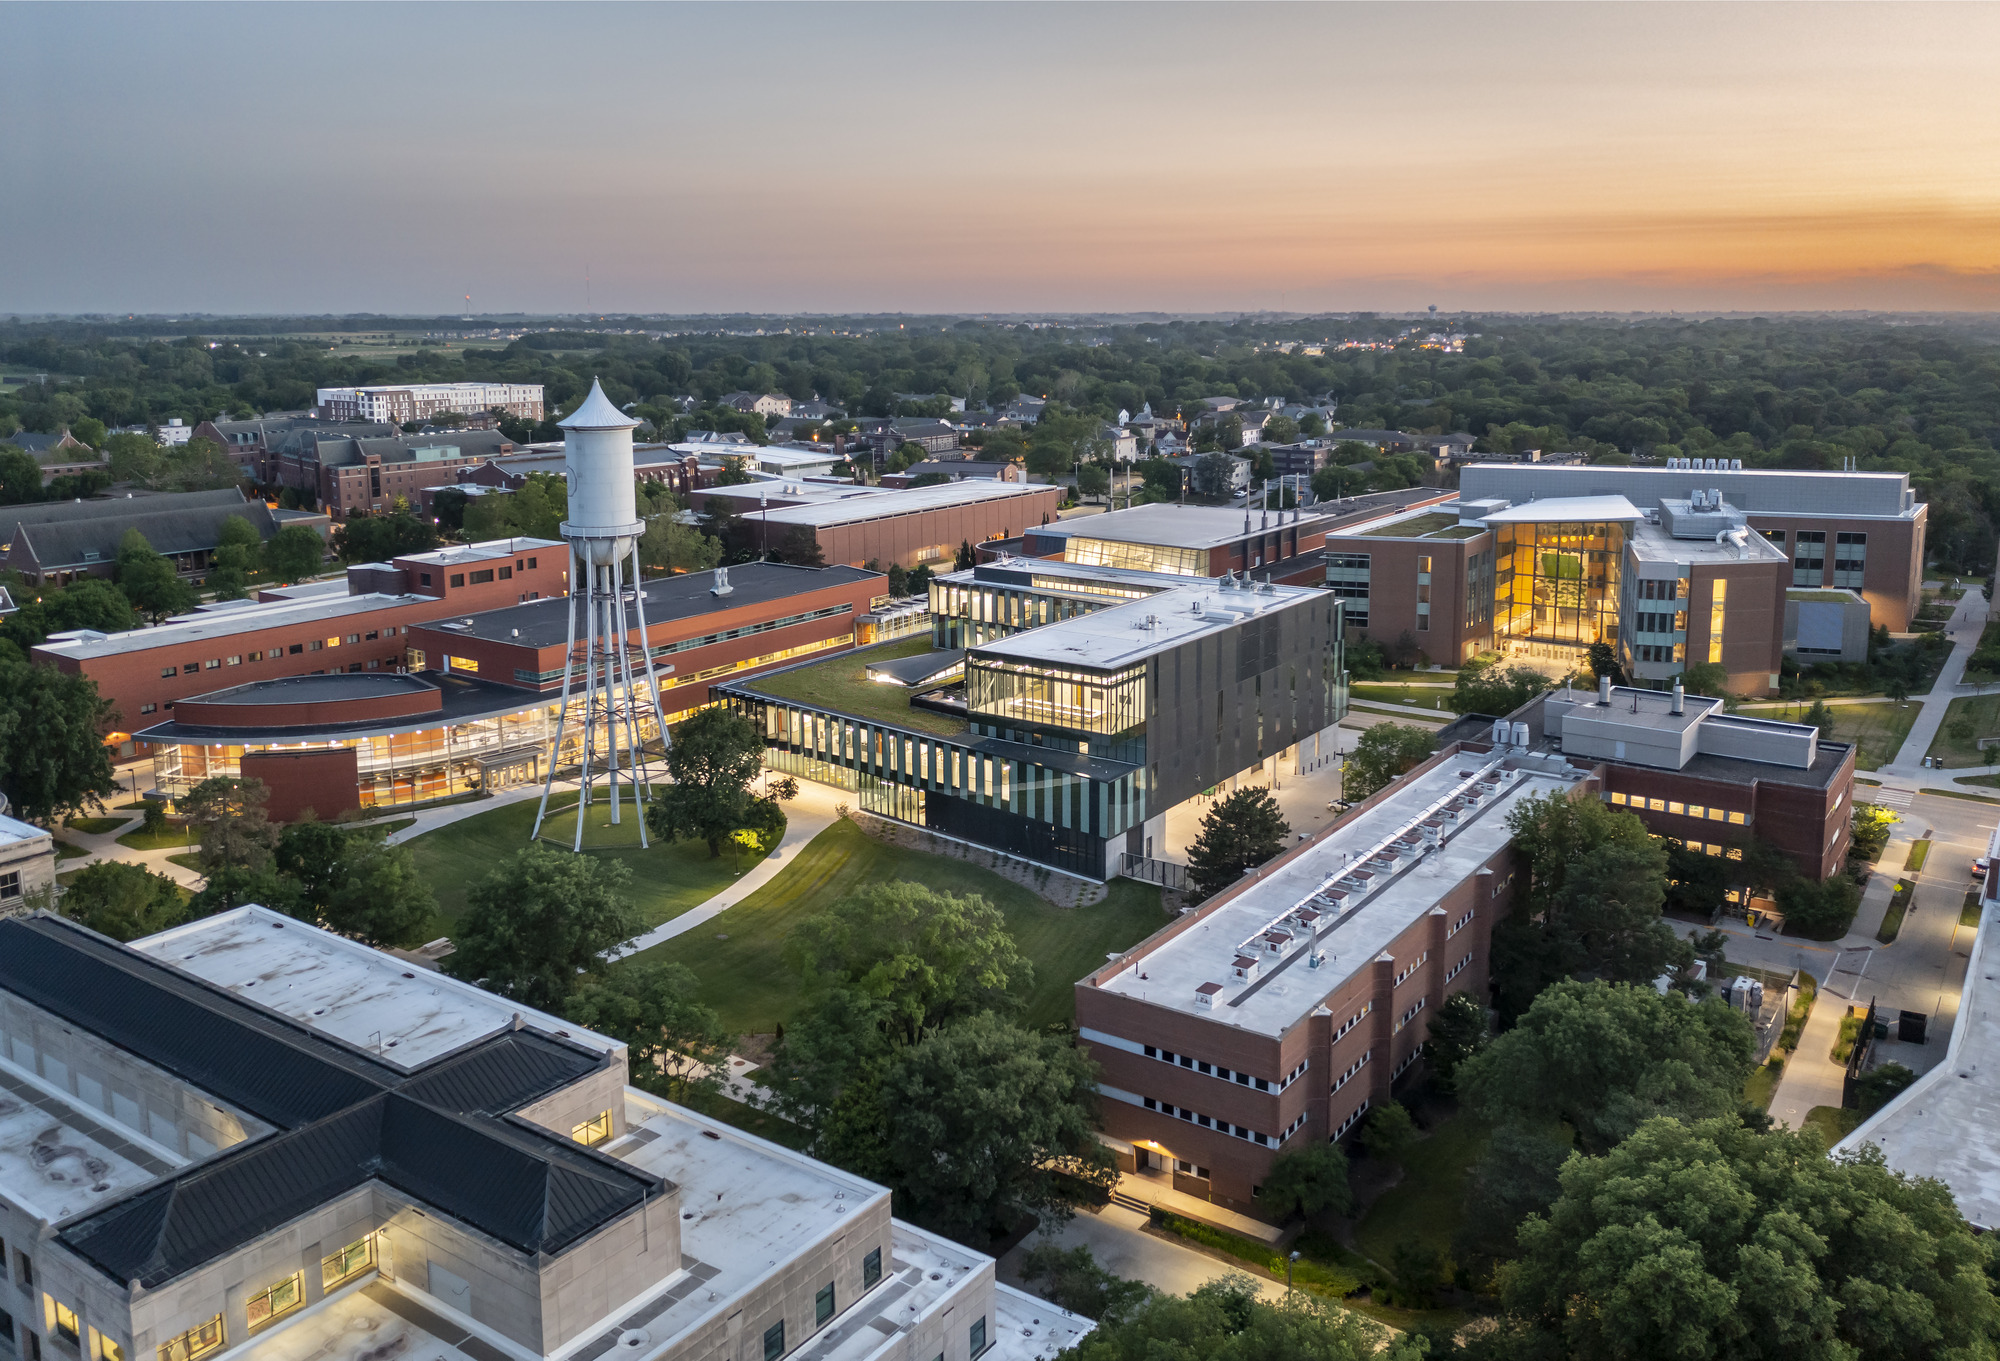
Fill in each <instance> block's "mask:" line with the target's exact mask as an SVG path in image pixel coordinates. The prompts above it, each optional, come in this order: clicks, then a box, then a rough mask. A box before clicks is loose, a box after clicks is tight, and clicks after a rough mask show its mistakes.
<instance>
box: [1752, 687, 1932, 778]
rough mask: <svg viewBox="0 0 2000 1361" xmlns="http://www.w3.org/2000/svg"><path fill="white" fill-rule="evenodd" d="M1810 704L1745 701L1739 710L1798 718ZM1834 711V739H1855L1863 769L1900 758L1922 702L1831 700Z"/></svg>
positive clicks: (1761, 715) (1856, 761) (1759, 715)
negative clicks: (1846, 702)
mask: <svg viewBox="0 0 2000 1361" xmlns="http://www.w3.org/2000/svg"><path fill="white" fill-rule="evenodd" d="M1807 707H1808V706H1805V705H1799V704H1745V705H1744V706H1743V707H1742V708H1741V709H1740V710H1739V711H1738V712H1740V713H1742V714H1744V715H1746V716H1747V717H1751V718H1783V719H1792V720H1796V719H1797V718H1798V717H1799V715H1800V714H1802V713H1804V712H1805V709H1806V708H1807ZM1827 708H1828V709H1830V710H1832V712H1833V740H1834V741H1836V742H1852V743H1854V744H1856V745H1857V746H1858V747H1859V748H1860V750H1858V751H1856V752H1855V753H1854V764H1855V765H1856V767H1858V768H1859V769H1861V770H1879V769H1881V768H1882V767H1883V766H1885V765H1887V764H1888V763H1889V762H1891V761H1893V760H1895V759H1896V753H1897V752H1898V751H1899V750H1901V749H1902V746H1903V739H1904V738H1906V737H1908V736H1909V735H1910V728H1911V726H1912V725H1913V724H1915V723H1916V721H1917V714H1918V713H1919V712H1920V710H1921V708H1922V706H1921V705H1919V704H1918V703H1917V702H1916V701H1914V700H1912V701H1911V702H1910V703H1908V704H1897V703H1894V702H1893V701H1887V700H1885V701H1883V702H1882V703H1880V704H1829V705H1828V706H1827Z"/></svg>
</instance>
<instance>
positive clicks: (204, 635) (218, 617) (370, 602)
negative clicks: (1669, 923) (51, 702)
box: [37, 545, 561, 660]
mask: <svg viewBox="0 0 2000 1361" xmlns="http://www.w3.org/2000/svg"><path fill="white" fill-rule="evenodd" d="M557 546H558V547H560V546H561V545H557ZM435 599H436V597H435V596H428V595H385V594H382V593H380V592H370V593H369V594H367V595H343V596H337V597H334V598H332V599H307V600H271V601H265V602H262V603H259V604H257V605H255V606H254V607H252V608H249V609H240V610H222V611H220V612H216V613H209V614H183V615H178V616H176V617H174V618H172V619H169V620H167V621H166V622H165V623H163V624H161V625H159V626H158V627H157V628H149V629H127V630H125V631H124V632H123V633H95V632H92V631H91V630H89V629H81V630H78V631H77V632H76V633H73V634H55V635H52V636H51V637H50V638H49V639H48V641H47V642H44V643H40V644H38V645H37V650H38V651H42V650H46V651H50V652H60V653H61V654H62V655H63V656H66V657H78V658H90V657H114V656H118V655H120V654H122V653H126V652H145V651H148V650H150V649H152V648H156V647H168V646H178V645H179V644H182V643H198V642H204V641H208V640H212V639H220V638H237V637H241V636H243V635H244V634H249V633H261V632H263V631H264V630H265V629H275V628H284V627H286V626H288V625H292V624H309V623H312V622H313V621H315V620H320V619H325V620H328V621H331V620H335V619H346V618H349V617H351V616H353V615H357V614H369V613H372V612H373V611H375V610H385V609H390V608H392V607H394V606H397V605H409V604H413V603H415V602H417V601H419V600H435ZM190 660H194V659H193V658H190ZM202 660H206V658H203V659H202Z"/></svg>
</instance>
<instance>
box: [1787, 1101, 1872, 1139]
mask: <svg viewBox="0 0 2000 1361" xmlns="http://www.w3.org/2000/svg"><path fill="white" fill-rule="evenodd" d="M1867 1118H1868V1116H1867V1114H1866V1113H1865V1112H1863V1111H1850V1110H1845V1109H1843V1108H1841V1107H1839V1106H1814V1107H1813V1108H1812V1109H1811V1110H1809V1111H1807V1112H1806V1122H1805V1124H1804V1126H1803V1128H1805V1129H1816V1130H1818V1131H1819V1132H1820V1136H1821V1137H1822V1138H1824V1139H1825V1140H1826V1146H1827V1147H1828V1148H1832V1147H1833V1146H1834V1145H1835V1144H1837V1143H1839V1142H1840V1141H1841V1140H1842V1139H1845V1138H1846V1137H1847V1136H1848V1135H1850V1134H1852V1133H1854V1131H1855V1130H1856V1129H1858V1128H1860V1126H1861V1122H1862V1121H1863V1120H1866V1119H1867Z"/></svg>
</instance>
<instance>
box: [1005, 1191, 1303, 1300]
mask: <svg viewBox="0 0 2000 1361" xmlns="http://www.w3.org/2000/svg"><path fill="white" fill-rule="evenodd" d="M1045 1242H1054V1243H1055V1244H1056V1246H1058V1247H1061V1248H1078V1247H1085V1248H1089V1249H1090V1253H1091V1256H1093V1257H1094V1258H1096V1259H1097V1264H1098V1265H1099V1266H1101V1267H1103V1268H1104V1269H1105V1270H1106V1271H1109V1272H1111V1273H1112V1274H1113V1275H1116V1276H1123V1277H1124V1278H1125V1279H1127V1280H1131V1281H1144V1282H1145V1283H1146V1284H1147V1285H1150V1286H1152V1287H1153V1288H1154V1289H1156V1290H1159V1291H1161V1292H1162V1293H1164V1294H1168V1295H1185V1294H1187V1293H1189V1292H1190V1291H1193V1290H1197V1289H1199V1288H1200V1287H1202V1286H1204V1285H1206V1284H1208V1283H1209V1282H1210V1281H1219V1280H1221V1279H1222V1278H1223V1277H1225V1276H1249V1275H1250V1274H1249V1273H1248V1272H1246V1271H1244V1270H1243V1269H1242V1268H1240V1267H1237V1266H1234V1265H1232V1264H1231V1263H1229V1262H1225V1261H1223V1260H1222V1259H1220V1258H1217V1257H1210V1256H1209V1255H1208V1254H1207V1253H1204V1252H1196V1251H1195V1250H1194V1249H1192V1248H1186V1247H1182V1246H1180V1245H1179V1244H1178V1243H1172V1242H1169V1241H1167V1240H1166V1239H1164V1238H1157V1237H1155V1236H1154V1235H1152V1234H1150V1233H1147V1232H1146V1216H1144V1215H1142V1214H1140V1213H1139V1212H1138V1211H1137V1210H1128V1209H1126V1208H1125V1207H1124V1206H1122V1205H1106V1206H1105V1207H1103V1208H1102V1209H1100V1210H1097V1211H1095V1212H1091V1211H1085V1212H1082V1213H1079V1214H1078V1215H1076V1216H1075V1217H1074V1218H1072V1219H1071V1220H1070V1221H1069V1223H1067V1224H1064V1225H1063V1226H1062V1227H1060V1228H1056V1229H1051V1230H1049V1231H1047V1232H1039V1233H1031V1234H1029V1235H1028V1236H1027V1237H1026V1238H1024V1239H1022V1240H1021V1242H1020V1243H1019V1244H1018V1245H1017V1246H1015V1247H1014V1248H1013V1249H1011V1250H1010V1251H1008V1252H1007V1254H1006V1255H1005V1256H1003V1257H1001V1259H1000V1263H999V1266H998V1268H997V1269H996V1270H997V1274H998V1276H999V1278H1000V1279H1001V1280H1002V1281H1004V1282H1005V1283H1006V1284H1008V1285H1011V1286H1015V1287H1017V1288H1019V1289H1022V1290H1026V1291H1028V1292H1029V1293H1030V1294H1036V1293H1038V1292H1037V1291H1036V1290H1035V1287H1034V1286H1033V1285H1032V1284H1030V1283H1028V1282H1026V1281H1023V1280H1022V1279H1021V1259H1022V1258H1023V1257H1025V1256H1027V1254H1028V1252H1029V1250H1030V1249H1032V1248H1034V1247H1035V1246H1036V1245H1037V1244H1039V1243H1045ZM1250 1279H1251V1280H1253V1281H1255V1282H1256V1283H1257V1293H1258V1294H1260V1295H1262V1296H1263V1297H1264V1298H1265V1299H1267V1300H1272V1301H1276V1300H1279V1299H1281V1298H1283V1297H1284V1293H1285V1284H1284V1282H1283V1281H1273V1280H1271V1279H1269V1278H1268V1277H1262V1276H1250Z"/></svg>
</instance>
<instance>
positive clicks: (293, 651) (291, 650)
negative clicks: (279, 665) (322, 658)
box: [285, 643, 306, 657]
mask: <svg viewBox="0 0 2000 1361" xmlns="http://www.w3.org/2000/svg"><path fill="white" fill-rule="evenodd" d="M305 650H306V649H305V644H304V643H293V644H292V645H291V646H290V647H288V648H286V649H285V651H286V652H287V653H288V654H290V655H291V656H294V657H296V656H298V655H299V654H300V653H301V652H304V651H305Z"/></svg>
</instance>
